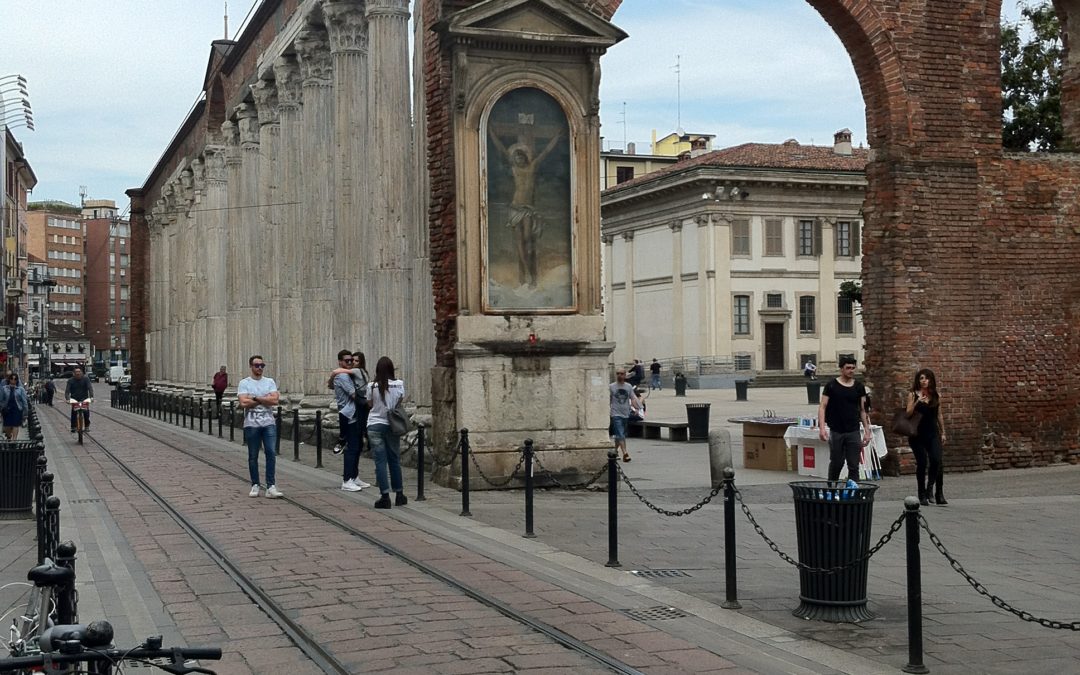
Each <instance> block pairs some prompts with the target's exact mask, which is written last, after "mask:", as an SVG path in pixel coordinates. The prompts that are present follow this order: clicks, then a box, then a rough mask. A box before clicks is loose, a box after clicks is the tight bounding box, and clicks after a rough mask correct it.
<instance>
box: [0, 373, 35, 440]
mask: <svg viewBox="0 0 1080 675" xmlns="http://www.w3.org/2000/svg"><path fill="white" fill-rule="evenodd" d="M29 407H30V402H29V401H28V400H27V398H26V390H25V389H23V387H22V385H21V384H19V376H18V375H16V374H15V373H12V374H10V375H8V378H7V381H6V382H5V383H4V386H3V387H2V388H0V411H3V418H4V438H6V439H8V440H9V441H13V440H15V438H16V437H18V435H19V427H21V426H22V425H23V420H24V419H26V411H27V410H28V409H29Z"/></svg>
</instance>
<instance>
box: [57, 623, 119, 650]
mask: <svg viewBox="0 0 1080 675" xmlns="http://www.w3.org/2000/svg"><path fill="white" fill-rule="evenodd" d="M112 639H113V627H112V624H110V623H109V622H108V621H92V622H91V623H90V624H89V625H84V624H81V623H75V624H70V625H66V626H52V627H51V628H48V629H46V630H45V632H44V633H42V634H41V640H40V641H39V644H40V645H41V651H43V652H52V651H60V650H61V649H63V647H64V644H65V643H70V642H77V643H78V644H80V645H82V646H83V647H86V648H88V649H93V648H95V647H108V646H109V645H110V644H112Z"/></svg>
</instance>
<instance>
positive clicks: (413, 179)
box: [147, 0, 434, 400]
mask: <svg viewBox="0 0 1080 675" xmlns="http://www.w3.org/2000/svg"><path fill="white" fill-rule="evenodd" d="M408 4H409V3H408V0H366V2H365V1H363V0H335V1H329V0H323V1H322V2H321V3H319V5H318V7H317V8H316V9H317V10H318V11H317V12H314V13H313V17H314V18H311V19H310V21H311V23H308V24H306V25H305V27H304V28H303V29H302V30H301V31H300V32H299V33H298V34H297V37H296V38H295V40H294V41H293V42H292V44H291V45H290V46H288V47H286V48H285V49H284V50H283V53H282V54H281V55H280V56H277V57H276V58H274V59H273V61H272V63H273V67H272V68H267V69H265V70H264V72H263V73H262V76H261V79H259V80H258V81H257V82H256V83H255V84H253V85H252V86H251V96H250V98H249V99H248V100H246V101H245V102H244V103H242V104H240V105H239V106H237V107H236V108H235V109H234V110H232V111H231V114H230V115H229V117H228V119H227V121H225V123H224V124H222V125H221V130H220V135H219V136H218V135H217V134H216V133H212V134H210V138H211V140H210V142H208V144H207V145H206V146H205V147H204V148H203V149H202V150H201V152H199V153H198V154H197V155H196V156H193V157H190V158H187V160H186V161H185V162H184V163H183V164H182V165H181V168H180V169H179V170H178V171H177V172H176V174H175V175H174V176H173V177H172V178H171V179H170V180H169V181H168V182H167V183H166V184H165V185H164V186H163V187H162V189H161V194H160V198H159V199H158V200H157V202H156V203H155V205H154V207H153V209H152V210H151V211H150V214H149V217H148V222H149V224H150V232H151V239H150V273H149V278H150V279H149V283H150V294H149V295H150V325H149V330H148V337H147V350H148V361H149V379H150V380H151V381H156V382H168V383H172V384H176V385H180V386H191V387H199V386H205V385H206V383H207V382H209V378H210V376H211V374H212V373H213V372H214V371H216V370H217V368H218V367H219V366H221V365H227V366H228V367H229V369H230V370H231V371H232V372H234V373H237V374H238V375H240V374H246V372H247V359H248V357H249V356H250V355H252V354H261V355H262V356H263V357H264V358H265V359H266V360H267V361H268V362H269V364H270V366H269V369H268V374H270V375H271V376H272V377H274V378H275V379H276V380H277V382H278V384H279V387H280V388H281V390H282V391H283V392H285V393H286V394H289V395H292V396H293V397H294V398H301V397H303V396H312V395H325V394H327V393H328V392H327V389H326V381H327V373H328V371H329V370H330V369H331V368H332V367H334V366H335V365H336V356H335V355H336V353H337V351H338V350H339V349H343V348H349V349H360V350H362V351H364V352H365V354H366V355H367V357H368V369H369V371H370V372H372V373H374V368H375V362H376V360H377V359H378V357H379V356H382V355H386V356H389V357H390V358H391V359H393V361H394V363H395V365H396V366H397V375H398V376H399V377H404V378H405V380H406V383H407V387H409V388H410V389H411V391H412V392H413V396H414V398H416V399H418V400H426V399H427V398H428V395H427V393H426V392H427V390H428V384H427V380H428V374H427V373H428V368H429V367H430V365H431V363H432V361H433V358H434V341H433V337H432V330H431V315H432V308H431V306H430V297H431V292H430V279H429V277H428V269H429V268H428V263H427V260H426V235H425V234H424V233H425V232H426V228H425V227H423V225H422V217H423V216H424V215H425V214H423V213H421V212H420V208H419V204H420V199H419V198H418V195H417V193H416V186H417V184H418V177H417V176H416V175H415V174H416V171H417V164H416V163H415V162H414V161H413V159H412V158H413V153H414V152H415V149H414V147H413V145H414V136H413V131H412V120H411V116H410V109H411V105H410V86H409V57H408V20H409V11H408ZM263 56H264V60H266V59H269V58H271V57H273V55H272V54H271V55H263ZM211 131H216V130H211ZM215 136H216V138H215ZM238 375H234V381H236V380H237V379H239V377H238Z"/></svg>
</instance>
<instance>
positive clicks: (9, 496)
mask: <svg viewBox="0 0 1080 675" xmlns="http://www.w3.org/2000/svg"><path fill="white" fill-rule="evenodd" d="M42 449H43V446H42V444H41V443H40V442H38V441H3V442H0V520H15V519H18V518H32V517H33V515H34V513H33V510H32V508H31V507H32V504H33V503H34V473H35V471H36V468H37V457H38V454H39V453H40V452H41V451H42Z"/></svg>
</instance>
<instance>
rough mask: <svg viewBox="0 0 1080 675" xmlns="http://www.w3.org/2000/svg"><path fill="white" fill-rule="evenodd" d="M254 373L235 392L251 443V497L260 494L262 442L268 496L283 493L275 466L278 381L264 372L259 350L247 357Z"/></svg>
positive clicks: (247, 436) (248, 443) (263, 363)
mask: <svg viewBox="0 0 1080 675" xmlns="http://www.w3.org/2000/svg"><path fill="white" fill-rule="evenodd" d="M248 366H250V368H251V377H245V378H244V379H242V380H240V384H239V385H237V387H236V394H237V396H238V397H239V399H240V408H241V409H242V410H243V411H244V442H245V443H247V447H248V473H249V474H250V475H251V491H250V492H249V493H248V496H249V497H258V496H259V446H260V445H261V446H262V448H263V450H264V452H265V453H266V496H267V497H270V498H275V497H281V496H283V495H282V494H281V491H280V490H278V489H277V484H276V483H275V476H274V468H275V465H276V463H277V462H276V455H277V445H278V444H277V441H278V438H277V424H276V420H274V411H273V407H274V406H276V405H277V404H278V400H279V395H278V388H277V383H276V382H274V380H273V379H272V378H269V377H264V376H263V369H265V368H266V359H264V358H263V357H262V356H259V355H258V354H256V355H255V356H252V357H251V358H249V359H248Z"/></svg>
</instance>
